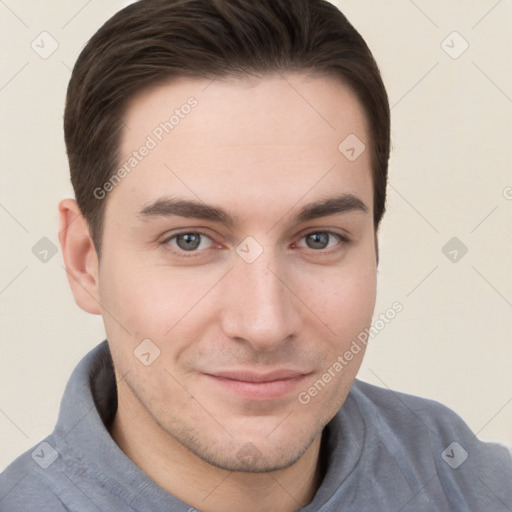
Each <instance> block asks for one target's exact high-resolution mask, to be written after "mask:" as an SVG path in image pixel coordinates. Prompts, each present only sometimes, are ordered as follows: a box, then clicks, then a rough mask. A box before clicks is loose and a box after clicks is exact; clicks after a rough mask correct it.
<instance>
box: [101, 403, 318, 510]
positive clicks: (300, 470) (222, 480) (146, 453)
mask: <svg viewBox="0 0 512 512" xmlns="http://www.w3.org/2000/svg"><path fill="white" fill-rule="evenodd" d="M119 395H120V396H119V403H118V410H117V413H116V416H115V419H114V422H113V424H112V428H111V435H112V437H113V438H114V440H115V441H116V443H117V444H118V445H119V447H120V448H121V450H123V452H124V453H125V454H126V455H127V456H128V457H129V458H130V459H131V460H132V462H134V463H135V464H136V465H137V466H138V467H139V468H140V469H141V470H142V471H143V472H144V473H146V474H147V475H148V476H149V477H150V478H151V479H152V480H153V481H154V482H156V483H157V484H158V485H159V486H160V487H162V488H163V489H165V490H166V491H168V492H169V493H170V494H172V495H174V496H176V497H177V498H179V499H180V500H182V501H184V502H185V503H187V504H189V505H191V506H193V507H195V508H197V509H198V510H202V511H204V512H225V511H226V510H243V511H244V512H245V511H247V512H274V511H275V512H278V511H279V512H293V511H295V510H297V509H299V508H301V507H304V506H305V505H307V504H308V503H310V502H311V500H312V499H313V496H314V494H315V492H316V490H317V489H318V487H319V485H320V480H321V474H320V471H319V470H318V467H319V464H318V461H319V452H320V443H321V434H320V435H318V436H317V438H315V440H314V441H313V443H312V444H311V446H310V447H309V448H308V449H307V450H306V452H305V453H304V455H303V456H302V457H301V458H300V459H299V460H298V461H297V462H295V463H294V464H293V465H291V466H289V467H287V468H284V469H280V470H277V471H272V472H266V473H248V472H235V471H228V470H225V469H221V468H218V467H216V466H213V465H211V464H209V463H207V462H205V461H203V460H202V459H200V458H199V457H197V456H196V455H195V454H193V453H192V452H190V451H189V450H188V449H186V448H185V447H184V446H183V445H181V444H180V443H179V442H178V441H177V440H176V439H174V438H173V437H172V436H170V435H169V434H168V433H167V432H166V431H164V430H163V429H162V428H161V427H160V426H159V425H158V424H157V423H156V422H155V421H154V420H153V418H152V417H151V416H150V415H149V414H148V412H147V411H146V409H145V408H144V407H143V406H142V405H140V404H138V405H136V406H134V405H133V403H130V404H127V403H123V402H124V400H123V398H122V397H123V395H124V393H120V394H119Z"/></svg>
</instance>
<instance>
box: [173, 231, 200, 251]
mask: <svg viewBox="0 0 512 512" xmlns="http://www.w3.org/2000/svg"><path fill="white" fill-rule="evenodd" d="M176 243H177V244H178V246H179V248H180V249H183V250H184V251H192V250H194V249H197V248H198V247H199V244H200V243H201V239H200V236H199V234H197V233H185V234H184V235H179V236H178V238H177V239H176Z"/></svg>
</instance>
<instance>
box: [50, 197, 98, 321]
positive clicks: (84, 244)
mask: <svg viewBox="0 0 512 512" xmlns="http://www.w3.org/2000/svg"><path fill="white" fill-rule="evenodd" d="M59 217H60V229H59V241H60V245H61V248H62V255H63V257H64V264H65V265H66V273H67V275H68V282H69V285H70V287H71V291H72V292H73V296H74V297H75V302H76V303H77V304H78V305H79V306H80V307H81V308H82V309H83V310H84V311H87V312H88V313H91V314H93V315H100V314H101V308H100V305H99V294H98V256H97V254H96V249H95V247H94V244H93V243H92V239H91V237H90V233H89V224H88V222H87V220H86V219H85V217H84V216H83V215H82V212H81V211H80V208H79V207H78V204H77V203H76V201H75V200H74V199H64V200H62V201H61V202H60V203H59Z"/></svg>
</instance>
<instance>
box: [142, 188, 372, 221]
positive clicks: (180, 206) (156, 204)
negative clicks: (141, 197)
mask: <svg viewBox="0 0 512 512" xmlns="http://www.w3.org/2000/svg"><path fill="white" fill-rule="evenodd" d="M349 212H359V213H368V207H367V206H366V205H365V204H364V202H363V201H361V199H359V198H358V197H356V196H355V195H353V194H342V195H338V196H334V197H329V198H326V199H323V200H319V201H315V202H313V203H310V204H307V205H306V206H304V207H303V208H302V209H301V210H300V211H299V212H298V213H296V214H295V215H294V216H293V217H292V222H293V223H294V224H300V223H302V222H307V221H309V220H314V219H316V218H319V217H326V216H328V215H336V214H344V213H349ZM173 215H176V216H179V217H186V218H194V219H202V220H208V221H212V222H217V223H219V224H223V225H224V226H226V227H228V228H232V227H233V226H234V225H235V224H236V223H237V218H236V217H234V216H232V215H230V214H229V213H227V212H226V211H225V210H223V209H222V208H217V207H215V206H211V205H207V204H204V203H201V202H199V201H193V200H188V199H179V198H170V197H165V198H160V199H157V200H156V201H153V202H152V203H150V204H148V205H146V206H145V207H144V208H143V209H142V210H141V211H140V212H139V213H138V216H139V217H141V218H143V219H151V218H155V217H170V216H173Z"/></svg>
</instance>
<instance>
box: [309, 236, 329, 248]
mask: <svg viewBox="0 0 512 512" xmlns="http://www.w3.org/2000/svg"><path fill="white" fill-rule="evenodd" d="M306 243H307V245H308V247H310V248H311V249H325V247H327V244H328V243H329V235H328V233H313V234H311V235H308V237H307V239H306Z"/></svg>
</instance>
